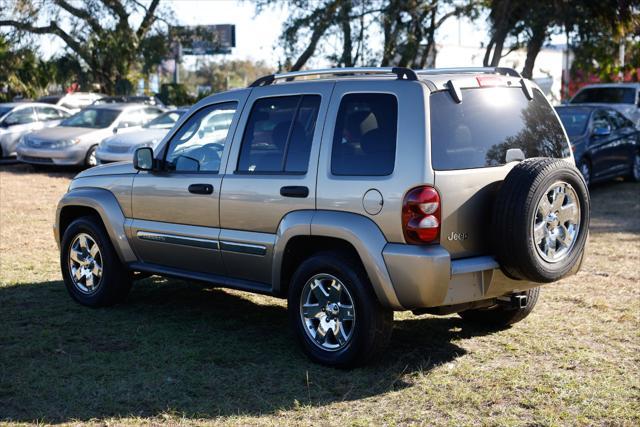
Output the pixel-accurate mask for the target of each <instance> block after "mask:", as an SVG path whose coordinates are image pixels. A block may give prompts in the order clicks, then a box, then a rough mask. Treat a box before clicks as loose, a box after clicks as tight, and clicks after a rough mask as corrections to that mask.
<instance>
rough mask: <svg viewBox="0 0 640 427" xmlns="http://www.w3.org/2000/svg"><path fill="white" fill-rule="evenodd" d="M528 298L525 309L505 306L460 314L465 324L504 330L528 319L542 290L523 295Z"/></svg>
mask: <svg viewBox="0 0 640 427" xmlns="http://www.w3.org/2000/svg"><path fill="white" fill-rule="evenodd" d="M523 294H524V295H526V297H527V304H526V305H525V306H524V307H520V308H512V307H508V306H504V305H494V306H492V307H488V308H481V309H473V310H467V311H463V312H460V313H458V315H459V316H460V317H462V319H463V320H464V321H465V322H469V323H473V324H475V325H480V326H484V327H487V328H495V329H503V328H506V327H508V326H511V325H513V324H514V323H517V322H519V321H521V320H522V319H524V318H525V317H527V316H528V315H529V314H530V313H531V312H532V311H533V307H535V305H536V303H537V302H538V296H539V295H540V288H533V289H530V290H528V291H526V292H524V293H523Z"/></svg>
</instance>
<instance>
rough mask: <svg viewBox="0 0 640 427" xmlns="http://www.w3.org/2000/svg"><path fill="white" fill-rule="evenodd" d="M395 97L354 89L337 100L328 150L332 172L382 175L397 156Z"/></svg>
mask: <svg viewBox="0 0 640 427" xmlns="http://www.w3.org/2000/svg"><path fill="white" fill-rule="evenodd" d="M397 130H398V101H397V99H396V97H395V96H394V95H391V94H383V93H354V94H349V95H345V96H344V97H343V98H342V101H341V102H340V108H339V110H338V118H337V120H336V128H335V132H334V134H333V148H332V151H331V173H332V174H334V175H351V176H385V175H390V174H391V173H392V172H393V167H394V164H395V159H396V135H397Z"/></svg>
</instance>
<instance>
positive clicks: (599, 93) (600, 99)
mask: <svg viewBox="0 0 640 427" xmlns="http://www.w3.org/2000/svg"><path fill="white" fill-rule="evenodd" d="M585 102H596V103H605V104H635V103H636V90H635V89H633V88H630V87H627V88H624V87H594V88H590V89H583V90H582V91H580V92H579V93H578V94H577V95H576V96H575V97H574V98H573V99H572V100H571V103H572V104H580V103H585Z"/></svg>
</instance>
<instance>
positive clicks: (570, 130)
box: [556, 107, 591, 136]
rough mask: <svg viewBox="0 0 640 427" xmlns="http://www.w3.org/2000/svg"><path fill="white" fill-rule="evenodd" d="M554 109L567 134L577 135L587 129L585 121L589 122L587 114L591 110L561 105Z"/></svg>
mask: <svg viewBox="0 0 640 427" xmlns="http://www.w3.org/2000/svg"><path fill="white" fill-rule="evenodd" d="M556 111H557V112H558V116H560V120H561V121H562V124H563V125H564V129H565V130H566V131H567V134H568V135H569V136H579V135H582V134H584V132H585V131H586V130H587V123H589V115H590V114H591V110H589V109H588V108H566V107H562V108H558V109H556Z"/></svg>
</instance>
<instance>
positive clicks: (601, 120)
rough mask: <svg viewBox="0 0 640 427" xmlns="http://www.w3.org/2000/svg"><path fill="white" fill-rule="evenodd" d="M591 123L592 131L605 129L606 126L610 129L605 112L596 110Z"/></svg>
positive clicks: (609, 122)
mask: <svg viewBox="0 0 640 427" xmlns="http://www.w3.org/2000/svg"><path fill="white" fill-rule="evenodd" d="M592 121H593V123H592V127H593V129H595V128H606V127H607V126H609V127H611V121H610V120H609V117H608V114H607V112H606V111H604V110H596V112H595V113H593V119H592Z"/></svg>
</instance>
